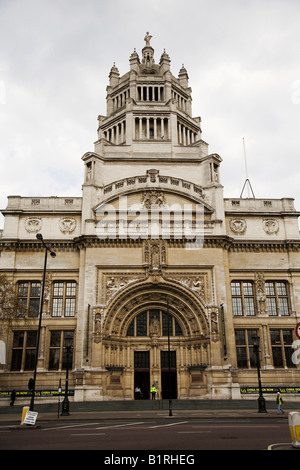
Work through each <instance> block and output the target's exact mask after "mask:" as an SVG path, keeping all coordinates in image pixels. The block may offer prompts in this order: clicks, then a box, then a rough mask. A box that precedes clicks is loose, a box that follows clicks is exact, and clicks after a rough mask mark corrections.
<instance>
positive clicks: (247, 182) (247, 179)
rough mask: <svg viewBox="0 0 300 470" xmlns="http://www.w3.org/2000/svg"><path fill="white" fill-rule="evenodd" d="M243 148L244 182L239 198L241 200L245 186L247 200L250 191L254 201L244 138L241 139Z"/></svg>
mask: <svg viewBox="0 0 300 470" xmlns="http://www.w3.org/2000/svg"><path fill="white" fill-rule="evenodd" d="M243 147H244V160H245V171H246V181H245V183H244V186H243V189H242V192H241V195H240V198H242V196H243V192H244V189H245V187H246V186H247V189H248V199H249V198H250V191H251V193H252V197H253V199H255V196H254V192H253V189H252V186H251V183H250V180H249V177H248V167H247V156H246V145H245V138H244V137H243Z"/></svg>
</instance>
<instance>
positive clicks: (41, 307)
mask: <svg viewBox="0 0 300 470" xmlns="http://www.w3.org/2000/svg"><path fill="white" fill-rule="evenodd" d="M36 238H37V239H38V240H39V241H41V242H42V244H43V246H44V248H45V259H44V271H43V284H42V292H41V298H40V311H39V326H38V334H37V340H36V351H35V359H34V372H33V379H30V390H31V400H30V407H29V409H30V411H33V410H34V396H35V382H36V369H37V363H38V356H39V346H40V336H41V324H42V314H43V303H44V292H45V279H46V269H47V256H48V251H49V253H50V255H51V256H52V258H55V256H56V253H54V251H51V250H50V248H49V247H48V246H47V245H46V243H45V242H44V239H43V235H42V234H41V233H37V234H36Z"/></svg>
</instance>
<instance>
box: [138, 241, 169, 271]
mask: <svg viewBox="0 0 300 470" xmlns="http://www.w3.org/2000/svg"><path fill="white" fill-rule="evenodd" d="M143 263H144V264H147V265H149V266H150V267H151V268H152V269H159V268H161V266H163V265H166V263H167V250H166V244H165V242H164V240H145V241H144V245H143Z"/></svg>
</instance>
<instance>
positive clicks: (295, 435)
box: [289, 411, 300, 449]
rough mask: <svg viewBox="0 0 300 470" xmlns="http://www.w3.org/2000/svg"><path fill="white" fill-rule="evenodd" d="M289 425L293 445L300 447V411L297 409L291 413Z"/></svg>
mask: <svg viewBox="0 0 300 470" xmlns="http://www.w3.org/2000/svg"><path fill="white" fill-rule="evenodd" d="M289 426H290V433H291V438H292V446H293V447H296V448H298V449H300V413H298V412H296V411H291V412H290V413H289Z"/></svg>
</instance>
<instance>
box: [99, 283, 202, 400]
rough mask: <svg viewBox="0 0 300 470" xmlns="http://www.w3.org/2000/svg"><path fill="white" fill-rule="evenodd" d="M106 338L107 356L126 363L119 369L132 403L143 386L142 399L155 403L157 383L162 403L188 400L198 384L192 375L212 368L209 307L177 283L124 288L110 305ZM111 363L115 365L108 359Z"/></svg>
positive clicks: (136, 285) (105, 325)
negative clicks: (152, 390) (152, 397)
mask: <svg viewBox="0 0 300 470" xmlns="http://www.w3.org/2000/svg"><path fill="white" fill-rule="evenodd" d="M103 336H104V337H105V338H106V339H105V341H104V344H105V347H106V351H109V350H110V349H111V350H112V351H113V354H114V356H113V357H114V358H121V357H122V359H123V363H122V364H118V365H120V366H122V368H123V369H122V370H123V372H122V374H123V375H122V377H123V384H124V387H127V395H126V396H129V395H130V396H131V397H132V398H133V397H137V396H136V395H135V389H136V388H137V387H139V388H142V386H143V387H144V392H142V393H143V397H144V398H150V394H149V391H150V387H151V386H152V384H153V383H155V384H156V385H157V388H158V398H168V397H169V395H170V393H171V397H172V398H176V397H181V396H184V395H188V393H189V386H190V384H191V382H192V381H194V384H195V380H194V377H192V376H191V373H190V371H191V370H192V368H194V367H196V366H197V367H198V368H199V370H200V369H201V374H202V373H203V370H204V369H205V367H206V366H207V365H208V363H209V357H210V354H209V351H210V330H209V324H208V320H207V317H206V314H205V307H204V305H203V304H202V303H201V301H200V299H199V298H198V297H197V296H196V295H195V294H194V293H193V292H192V291H190V290H188V289H187V288H185V287H183V286H181V285H180V284H179V283H176V282H173V281H166V280H164V279H161V281H160V282H157V278H155V282H153V281H151V279H147V280H145V281H137V282H136V283H135V284H134V285H133V284H131V285H130V286H128V287H125V288H124V289H122V291H121V292H119V293H118V294H117V295H116V296H115V297H114V298H113V299H112V301H111V302H110V304H109V308H108V311H107V314H106V317H105V321H104V325H103ZM169 352H170V355H169ZM107 360H108V361H109V362H110V363H111V362H112V361H111V359H110V358H109V355H108V359H107ZM193 370H194V369H193ZM199 373H200V372H199ZM201 380H202V379H201ZM201 380H200V381H201ZM202 382H203V384H204V383H205V381H204V380H202ZM202 382H201V383H202Z"/></svg>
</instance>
